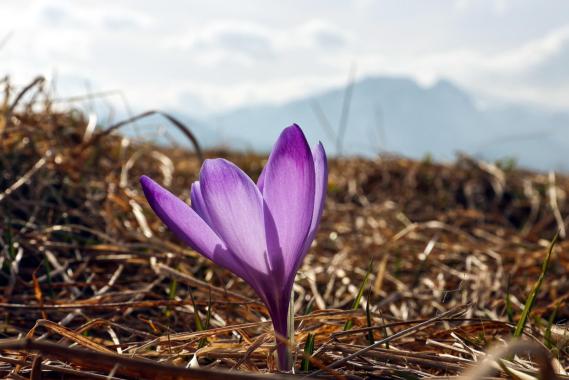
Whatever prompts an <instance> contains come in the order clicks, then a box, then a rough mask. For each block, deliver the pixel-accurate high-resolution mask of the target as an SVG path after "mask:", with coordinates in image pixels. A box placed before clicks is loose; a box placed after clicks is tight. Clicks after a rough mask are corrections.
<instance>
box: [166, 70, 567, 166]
mask: <svg viewBox="0 0 569 380" xmlns="http://www.w3.org/2000/svg"><path fill="white" fill-rule="evenodd" d="M344 91H345V89H344V88H334V89H330V90H328V91H324V92H321V93H318V94H314V95H308V96H306V97H303V98H300V99H296V100H293V101H290V102H287V103H284V104H280V105H258V106H248V107H243V108H239V109H236V110H233V111H229V112H226V113H221V114H217V115H215V116H211V117H207V118H205V119H204V120H202V121H196V120H193V123H194V125H196V129H197V130H198V131H197V132H196V133H197V134H198V136H199V135H200V134H203V135H204V141H205V142H206V143H205V145H214V144H219V143H225V144H226V145H228V146H230V147H235V148H238V149H251V150H257V151H268V150H270V148H271V146H272V143H273V142H274V140H275V138H276V136H277V135H278V133H279V131H280V129H282V128H283V127H285V126H287V125H289V124H291V123H293V122H296V123H298V124H300V125H301V126H302V127H303V129H304V130H305V132H306V134H307V135H308V137H309V139H310V141H317V140H320V141H322V142H323V143H324V144H325V146H326V148H327V149H328V151H329V152H330V153H331V154H334V153H336V152H335V151H336V148H335V145H336V141H335V137H334V135H333V133H337V130H338V123H339V120H340V115H341V109H342V99H343V96H344ZM179 111H180V110H179ZM177 114H178V116H179V117H181V118H183V117H184V115H183V114H182V113H181V112H178V113H177ZM322 115H324V117H323V116H322ZM187 117H190V115H188V116H187ZM323 119H326V120H327V121H328V123H329V127H328V128H325V127H324V126H323V124H325V123H323ZM196 123H197V124H196ZM330 130H333V132H332V133H331V132H330ZM343 145H344V149H343V151H344V153H345V154H350V155H364V156H371V155H376V154H378V153H382V152H394V153H398V154H403V155H405V156H408V157H412V158H421V157H424V156H425V155H427V154H428V155H431V156H432V157H434V158H435V159H439V160H452V159H454V157H455V155H456V153H457V152H465V153H467V154H471V155H475V156H476V157H479V158H484V159H488V160H496V159H502V158H515V159H516V160H517V161H518V162H519V163H520V164H521V165H522V166H525V167H529V168H533V169H540V170H552V169H553V170H568V169H569V155H568V154H567V153H568V152H569V113H553V112H549V111H546V110H542V109H539V108H536V107H530V106H522V105H515V104H514V105H505V106H500V107H497V108H488V109H481V108H479V107H477V106H476V103H475V101H474V99H473V98H472V96H471V95H470V94H469V93H468V92H467V91H465V90H463V89H461V88H460V87H458V86H456V85H455V84H453V83H452V82H450V81H448V80H440V81H438V82H437V83H435V84H433V85H432V86H429V87H423V86H420V85H418V84H417V83H416V82H415V81H414V80H412V79H409V78H405V77H368V78H364V79H362V80H360V81H358V82H356V83H355V84H354V88H353V96H352V99H351V104H350V112H349V119H348V124H347V131H346V135H345V140H344V144H343Z"/></svg>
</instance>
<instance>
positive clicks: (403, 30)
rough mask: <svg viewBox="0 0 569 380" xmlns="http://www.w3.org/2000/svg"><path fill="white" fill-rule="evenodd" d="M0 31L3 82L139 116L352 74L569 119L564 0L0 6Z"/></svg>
mask: <svg viewBox="0 0 569 380" xmlns="http://www.w3.org/2000/svg"><path fill="white" fill-rule="evenodd" d="M0 20H2V23H1V24H0V75H5V74H8V75H10V76H11V78H12V80H13V81H14V82H15V83H18V84H25V83H27V82H29V81H30V80H31V79H32V78H33V77H35V76H36V75H38V74H41V75H44V76H46V77H47V78H48V79H51V80H53V81H55V83H56V86H57V89H58V92H59V93H60V94H61V95H62V96H67V95H79V94H84V93H86V92H93V91H110V90H120V91H121V92H122V94H124V97H125V98H126V99H128V102H129V103H130V104H132V105H134V107H135V108H139V109H145V108H165V109H179V110H182V111H185V112H187V113H188V114H193V115H202V114H203V115H205V114H211V113H217V112H222V111H225V110H228V109H232V108H235V107H240V106H247V105H252V104H257V103H279V102H284V101H287V100H290V99H294V98H297V97H300V96H303V95H306V94H311V93H314V92H319V91H322V90H325V89H327V88H330V87H334V86H340V85H344V84H345V83H346V82H347V80H348V78H349V75H350V72H353V73H355V76H356V78H362V77H365V76H370V75H396V76H407V77H411V78H414V79H416V80H417V81H418V82H419V83H421V84H422V85H430V84H432V83H434V82H436V81H437V80H438V79H441V78H445V79H449V80H452V81H454V82H455V83H456V84H458V85H459V86H462V87H463V88H465V89H467V90H468V91H470V92H471V93H472V94H474V96H475V98H476V99H477V101H478V103H479V104H480V106H492V105H493V104H501V103H510V102H515V103H527V104H536V105H539V106H543V107H546V108H549V109H554V110H566V111H567V110H569V1H565V0H548V1H543V0H429V1H426V0H398V1H383V0H376V1H374V0H311V1H306V0H283V1H278V2H277V1H270V0H240V1H226V0H223V1H222V0H208V1H193V0H170V1H166V0H163V1H150V0H117V1H112V2H110V1H109V2H101V1H92V0H81V1H77V0H70V1H66V0H53V1H47V0H38V1H25V0H2V3H1V5H0Z"/></svg>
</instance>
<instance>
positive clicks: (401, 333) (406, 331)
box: [311, 305, 471, 376]
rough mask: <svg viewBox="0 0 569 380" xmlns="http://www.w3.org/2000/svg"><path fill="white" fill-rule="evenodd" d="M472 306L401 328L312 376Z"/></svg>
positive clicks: (452, 310)
mask: <svg viewBox="0 0 569 380" xmlns="http://www.w3.org/2000/svg"><path fill="white" fill-rule="evenodd" d="M470 306H471V305H462V306H457V307H455V308H453V309H451V310H449V311H446V312H444V313H442V314H441V315H438V316H436V317H433V318H431V319H428V320H426V321H424V322H421V323H419V324H417V325H415V326H413V327H409V328H407V329H404V330H401V331H399V332H398V333H395V334H393V335H391V336H388V337H386V338H383V339H381V340H379V341H377V342H375V343H374V344H372V345H369V346H367V347H364V348H362V349H360V350H357V351H356V352H354V353H352V354H350V355H348V356H346V357H345V358H342V359H341V360H338V361H335V362H333V363H332V364H329V365H327V366H326V367H325V368H323V369H319V370H318V371H316V372H313V373H311V376H315V375H317V374H319V373H322V372H324V371H328V370H331V369H334V368H336V367H338V366H339V365H341V364H344V363H346V362H348V361H349V360H351V359H353V358H355V357H357V356H360V355H363V354H365V353H366V352H368V351H370V350H373V349H374V348H376V347H379V346H381V345H383V344H385V343H388V342H392V341H394V340H396V339H398V338H402V337H404V336H407V335H409V334H412V333H414V332H416V331H418V330H421V329H422V328H425V327H427V326H429V325H432V324H433V323H436V322H438V321H440V320H441V319H445V318H448V317H450V316H456V315H459V314H462V313H464V312H465V311H466V310H467V309H468V308H469V307H470Z"/></svg>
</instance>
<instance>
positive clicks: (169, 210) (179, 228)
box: [140, 176, 235, 269]
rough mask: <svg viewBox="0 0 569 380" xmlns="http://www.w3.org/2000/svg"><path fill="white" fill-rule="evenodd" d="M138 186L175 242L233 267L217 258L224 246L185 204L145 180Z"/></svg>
mask: <svg viewBox="0 0 569 380" xmlns="http://www.w3.org/2000/svg"><path fill="white" fill-rule="evenodd" d="M140 184H141V185H142V189H143V190H144V195H145V196H146V199H147V200H148V203H149V204H150V207H152V210H154V212H155V213H156V215H158V217H159V218H160V219H161V220H162V221H163V222H164V224H166V226H167V227H168V228H169V229H170V231H172V232H173V233H174V234H175V235H176V236H177V237H178V238H179V239H181V240H182V241H184V243H186V244H188V245H189V246H190V247H192V248H193V249H195V250H196V251H198V252H200V253H201V254H202V255H204V256H205V257H207V258H208V259H210V260H212V261H214V262H216V263H217V264H219V265H222V266H224V267H226V268H228V269H232V267H234V266H235V263H232V262H228V261H227V258H226V257H225V256H226V255H223V254H221V253H222V252H224V251H227V247H226V246H225V243H224V242H223V241H222V240H221V239H220V238H219V236H218V235H217V234H216V233H215V232H214V231H213V230H212V229H211V228H210V227H209V226H208V225H207V223H206V222H205V221H204V220H203V219H202V218H201V217H200V216H199V215H198V214H196V212H195V211H194V210H192V208H191V207H190V206H188V204H186V203H185V202H184V201H182V200H181V199H179V198H178V197H176V196H175V195H174V194H172V193H170V192H169V191H168V190H166V189H164V188H163V187H162V186H160V185H159V184H157V183H156V182H154V181H153V180H152V179H150V178H149V177H147V176H142V177H141V178H140Z"/></svg>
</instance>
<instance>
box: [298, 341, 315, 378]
mask: <svg viewBox="0 0 569 380" xmlns="http://www.w3.org/2000/svg"><path fill="white" fill-rule="evenodd" d="M314 339H315V335H314V334H308V336H307V337H306V342H305V343H304V358H303V359H302V363H301V364H300V367H301V368H302V370H303V371H305V372H308V371H310V360H309V359H308V357H310V356H312V354H313V353H314Z"/></svg>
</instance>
